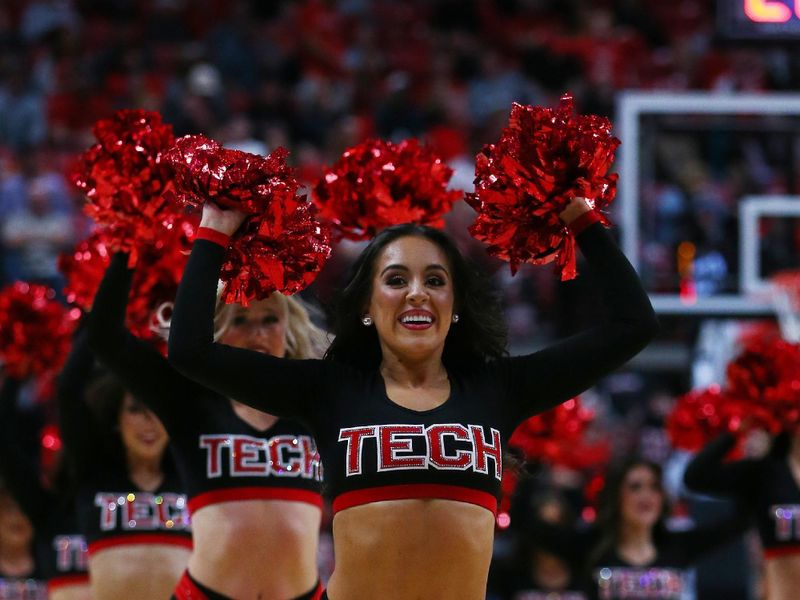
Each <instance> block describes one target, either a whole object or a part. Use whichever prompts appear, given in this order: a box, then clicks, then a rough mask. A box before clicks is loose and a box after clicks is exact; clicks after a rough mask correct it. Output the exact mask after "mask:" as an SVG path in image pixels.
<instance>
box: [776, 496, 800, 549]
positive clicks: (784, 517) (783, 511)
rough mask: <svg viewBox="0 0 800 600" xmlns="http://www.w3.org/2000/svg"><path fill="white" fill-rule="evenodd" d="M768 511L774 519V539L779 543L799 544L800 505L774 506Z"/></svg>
mask: <svg viewBox="0 0 800 600" xmlns="http://www.w3.org/2000/svg"><path fill="white" fill-rule="evenodd" d="M769 510H770V515H771V516H772V517H773V518H774V519H775V539H776V540H777V541H779V542H787V541H789V540H795V541H799V542H800V504H782V505H778V504H776V505H774V506H771V507H770V509H769Z"/></svg>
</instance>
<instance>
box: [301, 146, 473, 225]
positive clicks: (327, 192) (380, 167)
mask: <svg viewBox="0 0 800 600" xmlns="http://www.w3.org/2000/svg"><path fill="white" fill-rule="evenodd" d="M452 175H453V170H452V169H451V168H450V167H448V166H447V165H446V164H445V163H444V162H442V160H441V159H440V158H439V157H438V156H436V155H435V154H434V153H433V152H432V151H431V150H429V149H428V148H426V147H424V146H422V145H421V144H420V143H419V142H418V141H417V140H416V139H408V140H403V141H402V142H400V143H398V144H394V143H392V142H389V141H386V140H367V141H365V142H362V143H361V144H359V145H357V146H354V147H352V148H349V149H347V150H346V151H345V152H344V154H342V156H341V158H340V159H339V160H338V162H336V164H334V165H333V166H332V167H330V169H328V170H327V171H326V172H325V174H324V175H323V176H322V178H321V179H320V180H319V182H318V183H317V185H316V186H315V187H314V202H315V203H316V204H317V206H319V207H320V216H321V217H322V218H325V219H328V220H330V221H331V222H333V224H334V225H335V226H336V230H337V231H338V232H339V233H340V234H341V235H342V236H343V237H345V238H347V239H351V240H368V239H371V238H373V237H374V236H375V234H376V233H377V232H378V231H380V230H381V229H384V228H386V227H389V226H391V225H397V224H399V223H418V224H422V225H429V226H432V227H440V228H441V227H443V226H444V219H443V217H444V215H445V214H446V213H448V212H449V211H450V209H451V208H452V207H453V203H454V202H455V201H456V200H458V199H459V198H461V196H462V192H460V191H457V190H448V189H447V184H448V182H449V181H450V177H451V176H452Z"/></svg>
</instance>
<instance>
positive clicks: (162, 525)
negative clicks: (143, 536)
mask: <svg viewBox="0 0 800 600" xmlns="http://www.w3.org/2000/svg"><path fill="white" fill-rule="evenodd" d="M94 504H95V506H97V507H98V508H99V509H100V530H101V531H114V530H116V529H120V530H122V531H131V530H140V531H158V530H164V531H169V530H175V531H180V530H183V529H188V528H189V511H188V508H187V506H186V496H185V495H183V494H174V493H163V494H152V493H150V492H130V493H128V494H116V493H114V492H97V494H96V495H95V497H94Z"/></svg>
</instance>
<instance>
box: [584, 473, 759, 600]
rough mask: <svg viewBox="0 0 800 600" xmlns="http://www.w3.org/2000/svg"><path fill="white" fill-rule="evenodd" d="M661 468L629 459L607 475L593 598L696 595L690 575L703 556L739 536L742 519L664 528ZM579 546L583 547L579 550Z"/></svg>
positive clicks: (595, 540) (592, 540)
mask: <svg viewBox="0 0 800 600" xmlns="http://www.w3.org/2000/svg"><path fill="white" fill-rule="evenodd" d="M668 512H669V508H668V505H667V501H666V496H665V493H664V489H663V487H662V478H661V467H659V466H658V465H657V464H655V463H652V462H649V461H646V460H641V459H638V458H631V459H628V460H626V461H625V462H623V463H622V464H620V465H617V466H615V467H614V468H612V469H610V470H609V473H608V476H607V478H606V483H605V486H604V488H603V491H602V493H601V497H600V506H599V508H598V518H597V525H596V528H595V529H593V530H592V531H591V532H590V534H589V540H588V541H583V542H577V543H578V547H585V548H587V547H588V548H590V551H589V560H588V563H589V572H590V579H591V583H590V593H589V597H590V598H593V599H600V600H645V599H649V598H658V599H663V600H681V599H682V598H685V597H686V596H687V595H688V594H691V593H693V590H692V583H691V580H690V579H689V576H688V575H689V570H690V569H691V568H692V565H693V564H694V563H695V562H696V561H697V560H698V559H699V558H700V557H701V556H702V555H703V554H706V553H709V552H711V551H713V550H715V549H716V548H719V547H721V546H723V545H725V544H727V543H729V542H731V541H733V540H734V539H735V538H736V537H738V536H739V535H741V533H742V532H743V531H744V529H745V528H746V526H747V520H746V519H744V518H742V515H741V514H738V513H737V514H735V515H734V516H732V517H730V518H727V519H725V520H724V521H722V522H720V523H716V524H712V525H710V526H703V527H698V528H694V529H689V530H685V531H670V530H668V529H667V527H666V518H667V515H668ZM581 544H584V545H583V546H581Z"/></svg>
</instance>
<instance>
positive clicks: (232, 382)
mask: <svg viewBox="0 0 800 600" xmlns="http://www.w3.org/2000/svg"><path fill="white" fill-rule="evenodd" d="M578 241H579V244H580V246H581V249H582V250H583V252H584V254H585V255H586V257H587V258H588V260H589V262H590V264H591V267H592V270H593V272H594V275H595V276H596V280H597V282H598V283H599V284H600V287H601V289H602V292H603V293H604V296H605V302H606V305H607V307H608V308H609V309H610V311H611V313H612V317H611V318H610V319H609V320H608V321H607V322H606V323H604V324H602V325H599V326H597V327H595V328H593V329H590V330H588V331H585V332H583V333H579V334H577V335H575V336H573V337H570V338H568V339H566V340H564V341H562V342H560V343H557V344H555V345H553V346H551V347H549V348H546V349H545V350H542V351H540V352H537V353H534V354H531V355H529V356H520V357H514V358H505V359H501V360H496V361H494V362H492V363H489V364H485V365H481V366H475V365H469V366H467V365H448V375H449V378H450V386H451V393H450V397H449V399H448V400H447V401H446V402H444V403H443V404H442V405H441V406H438V407H437V408H434V409H432V410H427V411H415V410H410V409H408V408H404V407H402V406H400V405H398V404H396V403H395V402H393V401H392V400H391V399H389V397H388V396H387V394H386V388H385V385H384V381H383V379H382V377H381V375H380V373H379V372H378V370H374V371H371V372H370V371H359V370H356V369H355V368H352V367H349V366H346V365H342V364H339V363H335V362H333V361H328V360H285V359H276V358H273V357H269V356H265V355H262V354H259V353H257V352H252V351H248V350H243V349H239V348H232V347H229V346H225V345H223V344H218V343H214V342H213V322H212V319H213V314H214V304H215V299H216V289H217V277H218V274H219V270H220V266H221V264H222V259H223V255H224V251H225V249H224V248H223V247H222V246H220V245H219V244H217V243H214V242H211V241H208V240H204V239H199V240H198V241H196V242H195V244H194V248H193V250H192V254H191V257H190V259H189V263H188V265H187V267H186V270H185V272H184V275H183V280H182V281H181V284H180V287H179V290H178V296H177V299H176V303H175V308H174V311H173V316H172V331H171V335H170V340H169V356H170V360H171V361H172V362H173V364H174V365H175V366H176V368H177V369H178V370H180V371H181V372H183V373H184V374H185V375H186V376H188V377H191V378H192V379H194V380H195V381H197V382H198V383H200V384H202V385H205V386H207V387H209V388H211V389H213V390H216V391H217V392H218V393H219V394H221V395H223V396H226V397H231V398H236V399H237V400H239V401H241V402H244V403H246V404H249V405H250V406H253V407H254V408H257V409H259V410H263V411H265V412H269V413H271V414H276V415H280V416H285V417H289V418H293V419H297V420H298V421H300V422H302V423H304V424H306V425H307V426H308V427H309V429H310V430H311V431H312V432H313V434H314V437H315V439H316V441H317V446H318V447H319V451H320V455H321V457H322V463H323V465H324V466H325V481H326V490H327V491H328V493H329V494H330V495H331V496H332V498H333V502H334V505H333V506H334V511H338V510H343V509H346V508H348V507H351V506H356V505H360V504H366V503H368V502H375V501H381V500H391V499H403V498H443V499H451V500H459V501H463V502H469V503H473V504H477V505H480V506H483V507H485V508H487V509H489V510H491V511H493V512H494V511H496V509H497V500H496V499H497V496H498V493H499V490H500V479H501V475H502V454H503V452H502V446H503V443H504V442H505V440H507V439H508V437H509V436H510V435H511V432H512V431H513V429H514V428H515V427H516V425H517V424H519V423H520V422H522V421H523V420H524V419H525V418H527V417H529V416H531V415H533V414H536V413H539V412H542V411H544V410H547V409H548V408H551V407H553V406H555V405H557V404H559V403H561V402H564V401H565V400H567V399H569V398H571V397H573V396H574V395H576V394H578V393H580V392H582V391H583V390H585V389H586V388H588V387H589V386H591V385H592V384H594V383H595V382H596V381H597V380H598V379H599V378H600V377H602V376H604V375H606V374H608V373H609V372H611V371H613V370H614V369H616V368H617V367H619V366H620V365H622V364H623V363H624V362H625V361H627V360H628V359H629V358H631V357H632V356H633V355H634V354H636V353H637V352H638V351H639V350H641V349H642V348H643V347H644V346H645V344H646V343H647V342H648V341H649V340H650V339H651V337H652V336H653V334H654V332H655V330H656V328H657V321H656V319H655V315H654V313H653V310H652V307H651V306H650V302H649V300H648V298H647V294H646V293H645V292H644V290H643V289H642V287H641V285H640V283H639V280H638V278H637V277H636V274H635V272H634V270H633V268H632V267H631V266H630V264H629V263H628V261H627V260H626V259H625V257H624V255H623V254H622V253H621V252H620V251H619V249H618V248H617V246H616V244H614V242H613V240H612V239H611V236H610V235H609V234H608V233H607V232H606V231H605V230H604V229H603V227H602V226H600V225H599V224H595V225H592V226H591V227H589V228H588V229H586V230H585V231H584V232H583V233H581V234H580V235H579V236H578ZM454 326H455V327H457V326H458V325H454Z"/></svg>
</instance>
